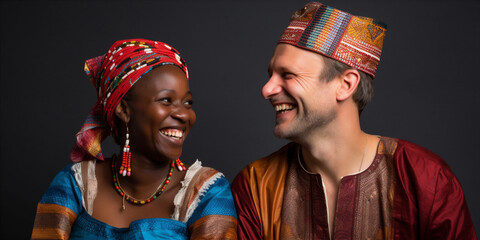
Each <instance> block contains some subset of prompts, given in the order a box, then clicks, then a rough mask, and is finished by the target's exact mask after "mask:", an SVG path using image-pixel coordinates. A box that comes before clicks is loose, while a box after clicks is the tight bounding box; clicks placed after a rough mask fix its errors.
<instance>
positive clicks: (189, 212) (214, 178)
mask: <svg viewBox="0 0 480 240" xmlns="http://www.w3.org/2000/svg"><path fill="white" fill-rule="evenodd" d="M222 176H223V173H221V172H218V173H215V175H213V176H212V177H210V178H209V179H208V180H207V181H205V183H204V184H203V185H202V187H201V188H200V190H199V191H198V194H197V196H196V197H195V200H193V202H192V204H191V205H190V207H189V208H188V209H187V214H186V215H185V219H184V221H182V222H185V223H186V222H187V221H188V219H190V217H191V216H192V214H193V211H195V209H196V208H197V206H198V203H199V202H200V198H201V197H203V195H205V193H207V190H208V189H209V188H210V186H211V185H212V184H213V183H215V181H217V179H219V178H221V177H222Z"/></svg>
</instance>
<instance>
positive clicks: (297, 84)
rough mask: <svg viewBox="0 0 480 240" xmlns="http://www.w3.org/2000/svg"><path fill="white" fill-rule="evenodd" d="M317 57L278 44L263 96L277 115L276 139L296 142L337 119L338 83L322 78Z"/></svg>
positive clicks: (321, 61) (314, 54)
mask: <svg viewBox="0 0 480 240" xmlns="http://www.w3.org/2000/svg"><path fill="white" fill-rule="evenodd" d="M324 66H325V64H324V60H323V57H322V56H321V55H320V54H317V53H314V52H310V51H307V50H303V49H300V48H297V47H295V46H292V45H289V44H278V45H277V47H276V48H275V52H274V53H273V57H272V59H271V61H270V65H269V68H268V72H269V75H270V79H269V80H268V82H267V83H266V84H265V86H263V89H262V95H263V97H264V98H265V99H268V100H270V102H271V103H272V105H273V107H274V109H275V112H276V124H275V130H274V133H275V136H277V137H279V138H287V139H290V140H298V139H299V138H302V137H308V134H309V133H312V131H314V130H315V129H318V128H325V127H326V126H328V125H329V123H331V122H332V121H333V120H334V119H335V118H336V113H337V110H336V89H337V88H338V84H336V83H337V82H338V81H333V80H332V81H330V82H328V83H327V82H326V80H323V79H321V75H322V72H323V70H324V69H323V68H324Z"/></svg>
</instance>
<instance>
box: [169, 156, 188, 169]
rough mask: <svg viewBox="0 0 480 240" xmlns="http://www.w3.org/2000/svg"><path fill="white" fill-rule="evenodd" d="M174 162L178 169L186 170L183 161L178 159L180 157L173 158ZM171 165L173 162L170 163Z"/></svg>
mask: <svg viewBox="0 0 480 240" xmlns="http://www.w3.org/2000/svg"><path fill="white" fill-rule="evenodd" d="M175 164H176V165H177V169H178V171H180V172H181V171H185V170H187V168H186V167H185V166H183V162H182V161H180V158H177V160H175ZM172 165H173V164H172Z"/></svg>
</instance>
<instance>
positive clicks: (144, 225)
mask: <svg viewBox="0 0 480 240" xmlns="http://www.w3.org/2000/svg"><path fill="white" fill-rule="evenodd" d="M76 164H81V163H76ZM74 166H75V164H70V165H69V166H67V167H65V168H64V169H63V170H62V171H61V172H60V173H58V175H57V176H56V177H55V179H54V180H53V182H52V183H51V185H50V186H49V188H48V189H47V191H46V192H45V194H44V196H43V197H42V199H41V200H40V203H39V204H38V208H37V216H36V219H35V224H34V229H33V233H32V239H46V238H49V239H52V238H55V239H190V237H192V234H193V235H195V236H196V237H200V238H208V239H228V238H230V239H236V211H235V207H234V203H233V199H232V194H231V192H230V185H229V183H228V181H227V180H226V179H225V177H224V176H223V174H221V173H219V172H217V171H216V170H214V169H211V168H206V167H201V163H200V162H198V161H197V162H196V163H195V164H193V165H192V166H191V167H190V168H189V169H188V170H187V173H186V176H185V180H184V181H183V182H182V188H181V189H180V191H179V193H178V194H177V196H176V197H175V200H174V202H175V213H174V214H173V216H172V218H171V219H168V218H146V219H139V220H136V221H133V222H132V223H130V226H129V227H128V228H116V227H113V226H110V225H108V224H106V223H103V222H101V221H99V220H97V219H95V218H93V217H92V216H91V215H90V214H89V213H88V212H87V210H86V209H85V207H84V206H85V203H84V202H83V201H84V200H82V199H83V198H82V194H85V193H83V192H82V181H81V179H80V181H79V174H78V173H76V172H75V171H74V169H79V168H78V166H79V165H77V168H75V167H74ZM198 174H202V177H196V178H193V176H196V175H198ZM76 178H77V179H76ZM192 179H203V180H199V181H203V182H200V184H199V183H198V182H196V183H192V182H191V181H192ZM189 186H190V187H189ZM192 186H199V187H197V188H195V187H192ZM187 198H188V199H194V200H193V201H187V200H188V199H187ZM187 202H191V203H190V204H186V203H187ZM184 203H185V204H184ZM187 205H188V206H187ZM212 227H213V229H212ZM207 229H208V231H207ZM192 232H194V233H192Z"/></svg>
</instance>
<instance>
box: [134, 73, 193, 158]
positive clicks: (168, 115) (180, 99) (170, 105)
mask: <svg viewBox="0 0 480 240" xmlns="http://www.w3.org/2000/svg"><path fill="white" fill-rule="evenodd" d="M192 101H193V99H192V93H191V92H190V88H189V86H188V79H187V78H186V76H185V73H184V72H183V71H182V70H180V68H178V67H176V66H174V65H165V66H161V67H157V68H155V69H153V70H151V71H150V72H148V73H147V74H146V75H144V76H143V77H142V78H141V79H140V80H138V82H137V83H135V85H134V86H133V87H132V88H131V89H130V91H129V97H128V100H127V105H128V107H129V109H130V122H129V123H128V127H129V132H130V146H131V149H132V152H133V154H134V155H135V153H140V154H142V155H144V156H145V157H147V158H150V159H152V160H153V159H155V160H164V161H169V160H173V159H177V158H179V157H180V154H181V153H182V146H183V141H184V140H185V138H186V137H187V135H188V133H189V131H190V129H191V128H192V126H193V124H194V123H195V120H196V115H195V112H194V111H193V109H192Z"/></svg>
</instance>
